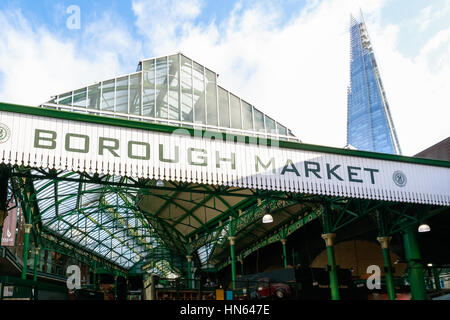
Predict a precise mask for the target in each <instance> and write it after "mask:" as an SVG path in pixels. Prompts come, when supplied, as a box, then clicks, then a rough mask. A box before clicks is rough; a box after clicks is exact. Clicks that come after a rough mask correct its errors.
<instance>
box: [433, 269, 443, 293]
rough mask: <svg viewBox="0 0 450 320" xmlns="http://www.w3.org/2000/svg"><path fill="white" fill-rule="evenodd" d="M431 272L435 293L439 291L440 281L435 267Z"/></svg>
mask: <svg viewBox="0 0 450 320" xmlns="http://www.w3.org/2000/svg"><path fill="white" fill-rule="evenodd" d="M432 272H433V278H434V287H435V288H436V290H437V291H441V289H442V288H441V280H440V278H439V271H438V270H437V268H436V267H433V269H432Z"/></svg>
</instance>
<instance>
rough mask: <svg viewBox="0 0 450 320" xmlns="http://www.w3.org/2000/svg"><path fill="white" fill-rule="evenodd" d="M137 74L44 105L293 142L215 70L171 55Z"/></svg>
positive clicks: (152, 61) (145, 65)
mask: <svg viewBox="0 0 450 320" xmlns="http://www.w3.org/2000/svg"><path fill="white" fill-rule="evenodd" d="M138 70H139V71H138V72H136V73H133V74H129V75H125V76H120V77H117V78H115V79H109V80H105V81H101V82H99V83H96V84H93V85H90V86H87V87H85V88H81V89H78V90H74V91H71V92H68V93H64V94H61V95H58V96H56V97H55V98H53V99H52V100H50V101H49V102H48V103H47V104H44V105H42V106H43V107H49V108H56V109H60V110H66V111H75V112H83V113H90V114H97V115H103V116H111V117H116V118H125V119H132V120H138V121H148V122H157V123H162V124H169V125H175V126H187V127H195V128H200V129H210V130H211V129H212V130H219V131H231V132H236V133H237V132H240V133H246V134H250V135H263V136H272V137H278V138H282V139H287V140H297V139H295V137H294V136H293V135H292V133H291V132H290V131H288V130H287V128H286V127H284V126H283V125H281V124H279V123H277V122H275V121H274V120H273V119H271V118H269V117H267V116H266V115H264V114H263V113H262V112H261V111H259V110H258V109H256V108H255V107H254V106H252V105H251V104H249V103H247V102H246V101H244V100H242V99H240V98H239V97H237V96H235V95H234V94H232V93H230V92H228V91H227V90H225V89H223V88H221V87H220V86H218V85H217V74H216V73H214V72H213V71H211V70H209V69H207V68H205V67H204V66H202V65H201V64H199V63H197V62H195V61H193V60H191V59H189V58H187V57H185V56H184V55H182V54H176V55H171V56H166V57H160V58H156V59H150V60H144V61H142V62H141V63H140V65H139V68H138Z"/></svg>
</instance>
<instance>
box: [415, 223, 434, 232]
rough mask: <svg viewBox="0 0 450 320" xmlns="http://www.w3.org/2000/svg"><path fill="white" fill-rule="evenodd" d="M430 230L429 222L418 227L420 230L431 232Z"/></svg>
mask: <svg viewBox="0 0 450 320" xmlns="http://www.w3.org/2000/svg"><path fill="white" fill-rule="evenodd" d="M430 230H431V228H430V226H429V225H427V224H421V225H420V226H419V229H418V231H419V232H429V231H430Z"/></svg>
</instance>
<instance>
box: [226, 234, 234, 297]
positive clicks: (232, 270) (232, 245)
mask: <svg viewBox="0 0 450 320" xmlns="http://www.w3.org/2000/svg"><path fill="white" fill-rule="evenodd" d="M228 240H230V253H231V283H232V288H233V290H235V289H236V252H235V251H234V241H235V240H236V237H229V238H228Z"/></svg>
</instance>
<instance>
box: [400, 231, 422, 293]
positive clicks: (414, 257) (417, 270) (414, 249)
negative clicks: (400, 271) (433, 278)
mask: <svg viewBox="0 0 450 320" xmlns="http://www.w3.org/2000/svg"><path fill="white" fill-rule="evenodd" d="M416 233H417V229H416V227H415V226H414V227H410V228H408V229H407V230H405V231H404V233H403V245H404V247H405V256H406V260H407V261H408V278H409V283H410V286H411V299H412V300H426V299H427V291H426V289H425V278H424V272H423V265H422V263H421V261H420V260H421V258H420V251H419V244H418V243H417V234H416Z"/></svg>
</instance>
